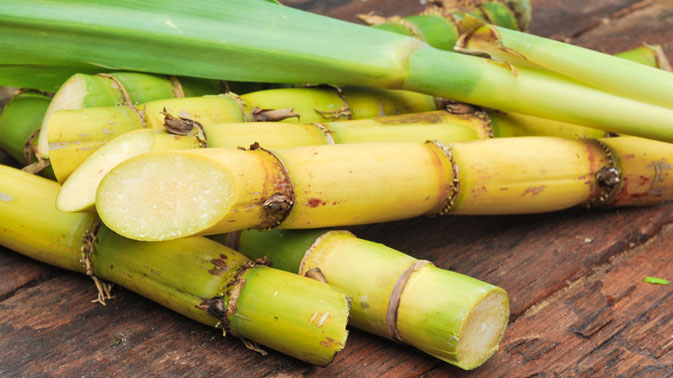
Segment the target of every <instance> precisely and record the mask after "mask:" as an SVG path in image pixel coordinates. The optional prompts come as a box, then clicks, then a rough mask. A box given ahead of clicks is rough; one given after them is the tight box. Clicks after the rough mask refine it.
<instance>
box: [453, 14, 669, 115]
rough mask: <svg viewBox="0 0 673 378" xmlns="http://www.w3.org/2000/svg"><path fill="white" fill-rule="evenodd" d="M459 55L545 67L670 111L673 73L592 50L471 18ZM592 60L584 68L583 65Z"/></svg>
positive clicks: (461, 42)
mask: <svg viewBox="0 0 673 378" xmlns="http://www.w3.org/2000/svg"><path fill="white" fill-rule="evenodd" d="M461 27H462V28H463V31H462V33H463V34H462V36H461V38H460V40H459V42H458V44H457V46H456V48H457V49H458V50H459V51H462V52H467V53H473V54H486V55H488V56H490V57H492V58H494V59H496V60H499V61H503V62H508V63H511V64H518V65H524V66H532V67H535V68H544V69H547V70H550V71H552V72H557V73H559V74H561V75H565V76H567V77H571V78H573V79H575V80H578V81H581V82H583V83H586V84H589V85H592V86H595V87H597V88H601V89H603V90H605V91H608V92H609V93H613V94H616V95H618V96H622V97H625V98H632V99H637V100H639V101H643V102H648V103H651V104H655V105H659V106H662V107H666V108H669V109H671V108H673V99H672V96H671V95H672V93H673V89H672V88H673V75H671V74H670V73H668V72H665V71H663V70H657V69H652V68H645V67H644V65H642V64H637V63H635V62H630V61H628V60H626V59H615V58H614V57H611V56H609V55H606V54H602V53H599V52H596V51H593V50H589V49H585V48H581V47H577V46H572V45H569V44H565V43H562V42H558V41H554V40H550V39H546V38H542V37H538V36H534V35H531V34H526V33H521V32H517V31H514V30H510V29H506V28H502V27H498V26H495V25H486V24H484V23H483V22H482V21H479V20H477V19H475V18H471V19H469V20H466V22H463V24H461ZM586 61H591V62H593V63H594V64H595V65H592V66H589V65H587V64H585V63H584V62H586Z"/></svg>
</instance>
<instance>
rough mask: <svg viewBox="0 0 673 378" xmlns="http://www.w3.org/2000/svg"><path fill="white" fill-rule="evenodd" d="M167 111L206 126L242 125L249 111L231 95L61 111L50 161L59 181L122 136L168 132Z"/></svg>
mask: <svg viewBox="0 0 673 378" xmlns="http://www.w3.org/2000/svg"><path fill="white" fill-rule="evenodd" d="M164 109H165V110H166V112H167V113H168V114H171V115H173V117H175V118H180V117H182V118H189V119H190V120H192V121H197V122H199V123H201V124H202V125H209V124H215V123H219V122H242V121H243V120H244V119H245V117H246V114H245V113H244V110H245V109H244V108H242V107H241V106H240V105H239V103H238V101H237V100H236V99H235V98H233V97H231V96H205V97H197V98H172V99H164V100H157V101H152V102H149V103H146V104H143V105H140V106H138V107H137V108H132V107H128V106H115V107H100V108H87V109H79V110H61V111H58V112H56V113H54V115H53V116H52V117H51V119H50V121H49V136H48V138H49V145H50V151H51V152H50V160H51V165H52V167H53V168H54V173H55V174H56V178H57V179H58V181H59V182H64V181H65V180H66V179H67V178H68V176H70V174H71V173H72V172H73V171H74V170H75V169H76V168H77V167H78V166H79V165H80V164H81V163H82V162H83V161H84V160H86V158H87V157H89V156H90V155H91V154H92V153H93V152H94V151H95V150H97V149H98V148H100V147H101V146H103V145H104V144H106V143H107V142H109V141H111V140H112V139H114V138H115V137H116V136H118V135H121V134H123V133H126V132H129V131H131V130H137V129H141V128H144V127H148V128H155V129H164V128H165V126H164V124H165V119H166V114H165V113H164ZM180 122H181V121H178V123H180ZM176 127H179V125H178V126H176Z"/></svg>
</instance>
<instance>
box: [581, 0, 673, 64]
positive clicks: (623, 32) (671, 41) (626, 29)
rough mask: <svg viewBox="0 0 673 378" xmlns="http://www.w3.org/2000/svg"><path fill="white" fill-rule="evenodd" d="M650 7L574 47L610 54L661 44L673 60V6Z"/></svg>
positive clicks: (590, 33)
mask: <svg viewBox="0 0 673 378" xmlns="http://www.w3.org/2000/svg"><path fill="white" fill-rule="evenodd" d="M650 4H651V5H650V6H647V7H644V8H639V9H637V10H634V11H633V12H629V13H628V14H625V15H623V16H622V17H620V18H617V19H613V20H611V21H610V22H609V23H607V24H605V25H603V26H601V27H600V28H596V29H592V30H590V31H587V32H586V33H583V34H582V35H580V36H579V37H577V38H575V39H574V40H573V43H576V44H579V45H581V46H584V47H588V48H591V49H594V50H598V51H603V52H607V53H610V54H614V53H617V52H620V51H626V50H629V49H632V48H635V47H638V46H639V45H640V44H642V43H643V42H646V43H649V44H659V45H661V46H662V47H663V49H664V51H665V52H666V55H667V56H668V59H669V60H673V6H668V7H667V6H663V5H662V4H659V3H654V2H652V3H650Z"/></svg>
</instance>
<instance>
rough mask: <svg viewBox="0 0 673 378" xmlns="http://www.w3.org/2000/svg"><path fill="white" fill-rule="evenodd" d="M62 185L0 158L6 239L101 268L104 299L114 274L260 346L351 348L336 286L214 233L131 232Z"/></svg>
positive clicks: (82, 267)
mask: <svg viewBox="0 0 673 378" xmlns="http://www.w3.org/2000/svg"><path fill="white" fill-rule="evenodd" d="M58 190H59V185H58V184H57V183H55V182H54V181H51V180H47V179H44V178H41V177H38V176H34V175H31V174H28V173H26V172H22V171H19V170H17V169H14V168H10V167H6V166H2V165H0V224H2V227H1V228H0V245H3V246H5V247H7V248H10V249H13V250H15V251H17V252H19V253H22V254H24V255H26V256H29V257H31V258H34V259H37V260H40V261H43V262H46V263H48V264H51V265H54V266H57V267H61V268H64V269H69V270H73V271H76V272H81V273H86V274H88V275H90V276H92V278H94V282H95V283H96V285H97V287H98V288H99V298H98V300H99V301H101V302H102V303H105V300H107V299H109V285H108V284H106V283H104V282H102V281H101V279H105V280H109V281H111V282H114V283H118V284H120V285H121V286H124V287H126V288H128V289H130V290H132V291H135V292H136V293H138V294H140V295H143V296H145V297H147V298H149V299H151V300H154V301H156V302H157V303H159V304H161V305H163V306H166V307H168V308H170V309H172V310H174V311H176V312H178V313H180V314H183V315H185V316H187V317H189V318H191V319H194V320H196V321H198V322H200V323H203V324H206V325H209V326H213V327H217V328H221V329H222V330H224V331H225V332H227V333H230V334H232V335H234V336H237V337H240V338H242V339H244V340H250V341H251V342H250V341H245V342H246V345H250V346H252V347H253V348H254V345H255V344H254V343H259V344H262V345H265V346H268V347H269V348H272V349H275V350H278V351H280V352H282V353H285V354H288V355H290V356H293V357H295V358H299V359H301V360H303V361H306V362H309V363H312V364H316V365H321V366H324V365H327V364H329V363H330V362H331V361H332V359H333V358H334V356H335V354H336V353H337V352H338V351H339V350H341V349H342V348H343V346H344V343H345V341H346V336H347V331H346V329H345V327H346V322H347V318H348V312H349V305H348V301H347V298H346V297H345V296H344V295H343V294H340V293H338V292H336V291H334V290H332V289H331V288H329V286H327V285H325V284H323V283H320V282H316V281H314V280H309V279H306V278H303V277H300V276H297V275H293V274H289V273H287V272H282V271H279V270H276V269H271V268H269V267H267V266H264V265H263V264H262V265H260V264H255V263H253V262H252V261H251V260H249V259H247V258H246V257H245V256H243V255H241V254H239V253H238V252H235V251H234V250H232V249H230V248H227V247H225V246H223V245H221V244H219V243H216V242H214V241H212V240H209V239H206V238H186V239H181V240H175V241H172V242H169V243H143V242H137V241H133V240H128V239H125V238H122V237H121V236H119V235H117V234H115V233H113V232H111V231H110V230H108V229H107V228H105V227H104V226H101V225H100V223H99V221H98V219H97V218H96V216H95V214H68V213H63V212H60V211H58V210H56V209H55V207H54V205H53V203H54V200H55V198H56V194H57V193H58ZM254 349H257V350H259V348H258V347H256V348H254Z"/></svg>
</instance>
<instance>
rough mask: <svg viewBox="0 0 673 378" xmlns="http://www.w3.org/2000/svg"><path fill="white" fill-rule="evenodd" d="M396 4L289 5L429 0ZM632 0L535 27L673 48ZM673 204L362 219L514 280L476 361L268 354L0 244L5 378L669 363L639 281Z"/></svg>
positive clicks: (601, 369) (672, 234)
mask: <svg viewBox="0 0 673 378" xmlns="http://www.w3.org/2000/svg"><path fill="white" fill-rule="evenodd" d="M396 3H397V2H394V1H392V0H368V1H361V0H332V1H325V0H288V1H285V4H287V5H291V6H296V7H299V8H303V9H307V10H311V11H315V12H320V13H324V14H329V15H331V16H334V17H339V18H342V19H347V20H354V19H355V18H354V17H355V14H357V13H366V12H369V11H371V10H376V11H378V13H380V14H384V15H392V14H409V13H412V12H416V11H418V10H419V9H420V8H421V5H420V3H419V2H418V1H410V2H403V3H401V4H396ZM635 3H637V1H634V0H595V1H576V0H571V1H567V2H558V1H553V0H537V1H533V6H534V16H533V24H532V30H533V32H534V33H536V34H539V35H544V36H551V37H554V38H559V39H565V38H570V39H571V41H572V42H573V43H577V44H580V45H583V46H587V47H591V48H595V49H599V50H603V51H606V52H610V53H612V52H617V51H621V50H625V49H628V48H631V47H635V46H636V45H638V44H639V43H640V42H641V41H647V42H649V43H661V44H663V45H664V48H665V49H666V52H667V53H668V54H669V56H670V57H672V58H673V46H672V45H671V43H673V34H672V33H673V21H672V19H673V15H672V14H671V10H670V9H667V8H664V7H663V6H661V5H658V4H645V6H642V7H637V8H629V7H631V6H633V4H635ZM624 9H627V10H628V11H623V10H624ZM620 11H622V12H621V13H620ZM615 15H617V16H615ZM604 19H609V20H610V21H609V22H607V23H604V22H603V21H602V20H604ZM3 159H6V158H3V157H2V155H0V161H6V160H3ZM672 214H673V203H669V204H663V205H658V206H653V207H647V208H633V209H617V210H614V209H592V210H587V209H572V210H568V211H563V212H557V213H552V214H539V215H525V216H494V217H443V218H432V219H429V218H418V219H411V220H407V221H401V222H393V223H387V224H377V225H370V226H363V227H357V228H355V229H354V230H355V231H356V233H357V234H358V235H359V236H361V237H364V238H368V239H372V240H375V241H378V242H383V243H386V244H388V245H390V246H392V247H394V248H397V249H400V250H402V251H405V252H407V253H410V254H412V255H414V256H415V257H418V258H423V259H429V260H432V261H434V262H435V263H436V265H438V266H440V267H443V268H447V269H452V270H455V271H458V272H461V273H465V274H469V275H472V276H475V277H477V278H480V279H483V280H486V281H489V282H492V283H495V284H497V285H500V286H502V287H504V288H505V289H507V290H508V292H509V294H510V298H511V304H512V314H513V316H512V323H511V325H510V327H509V329H508V331H507V334H506V337H505V339H504V340H503V342H502V344H501V351H500V352H498V353H497V354H496V355H495V356H494V357H493V358H492V359H491V360H490V361H488V362H487V363H486V364H485V365H484V366H482V367H481V368H479V369H476V370H474V371H472V372H463V371H460V370H459V369H457V368H454V367H452V366H449V365H447V364H445V363H442V362H440V361H438V360H436V359H434V358H431V357H429V356H427V355H425V354H423V353H421V352H418V351H416V350H414V349H413V348H410V347H407V346H404V345H398V344H395V343H393V342H390V341H387V340H384V339H381V338H378V337H375V336H372V335H369V334H366V333H364V332H361V331H358V330H351V331H350V332H351V333H350V337H349V341H348V344H347V346H346V348H345V350H344V351H343V352H341V353H340V354H338V355H337V358H336V360H335V361H334V363H333V364H332V365H330V366H329V367H327V368H324V369H323V368H317V367H314V366H310V365H307V364H304V363H302V362H300V361H297V360H294V359H292V358H289V357H286V356H283V355H280V354H278V353H275V352H273V351H270V354H269V356H266V357H263V356H261V355H259V354H257V353H254V352H251V351H249V350H247V349H245V347H244V346H243V345H242V344H241V343H240V341H238V340H236V339H233V338H223V337H222V335H221V333H220V332H218V331H217V330H214V329H210V328H208V327H205V326H202V325H200V324H197V323H195V322H193V321H190V320H188V319H185V318H182V317H180V316H179V315H177V314H174V313H171V312H170V311H168V310H165V309H163V308H161V307H159V306H158V305H156V304H153V303H151V302H149V301H147V300H145V299H143V298H141V297H139V296H137V295H135V294H133V293H130V292H128V291H126V290H124V289H122V288H115V290H114V294H115V298H114V299H113V300H112V301H110V302H109V304H108V306H106V307H103V306H100V305H98V304H93V303H90V299H93V297H94V296H95V293H96V292H95V289H94V286H93V284H92V283H91V281H90V279H88V278H87V277H84V276H80V275H75V274H72V273H69V272H64V271H62V270H58V269H54V268H50V267H47V266H45V265H43V264H39V263H36V262H33V261H30V260H28V259H26V258H23V257H20V256H18V255H17V254H16V253H14V252H10V251H6V250H0V278H1V280H0V314H1V315H0V336H1V337H0V376H83V375H86V376H113V375H119V376H149V375H152V376H154V375H162V376H169V377H172V376H265V377H279V378H280V377H294V376H335V377H378V376H386V377H412V376H423V375H424V376H429V377H447V376H470V377H491V376H533V375H538V376H554V375H558V376H597V375H602V376H615V375H619V374H623V375H624V376H634V375H638V376H641V375H642V376H666V375H672V374H673V349H672V347H673V342H672V340H673V339H671V337H672V336H673V321H672V318H673V303H672V302H673V294H672V291H671V290H672V289H671V287H670V286H668V287H667V286H654V285H649V284H645V283H643V282H642V278H643V277H644V276H650V275H653V276H660V277H663V278H668V279H673V264H671V263H670V260H671V255H670V246H671V245H673V230H672V227H671V226H670V225H671V224H672V223H673V215H672ZM0 226H1V225H0Z"/></svg>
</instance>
